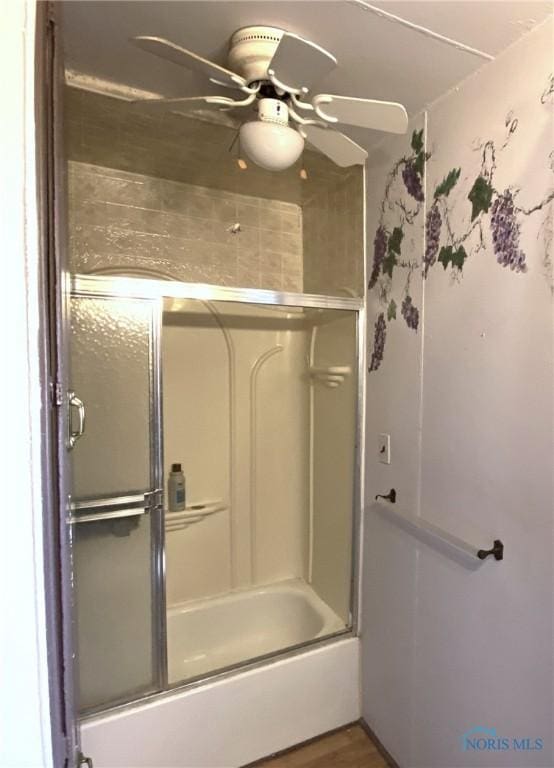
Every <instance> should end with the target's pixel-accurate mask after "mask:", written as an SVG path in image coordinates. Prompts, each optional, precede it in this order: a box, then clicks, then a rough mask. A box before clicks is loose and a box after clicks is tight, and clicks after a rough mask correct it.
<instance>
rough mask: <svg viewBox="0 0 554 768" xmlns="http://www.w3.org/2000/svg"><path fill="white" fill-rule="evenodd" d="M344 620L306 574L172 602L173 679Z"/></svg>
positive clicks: (323, 631)
mask: <svg viewBox="0 0 554 768" xmlns="http://www.w3.org/2000/svg"><path fill="white" fill-rule="evenodd" d="M344 628H345V624H344V622H343V621H342V620H341V619H340V618H339V617H338V616H337V615H336V614H335V613H334V612H333V611H332V610H331V608H329V606H328V605H327V604H326V603H324V602H323V600H321V598H320V597H318V595H317V594H316V593H315V592H314V590H313V589H312V588H311V587H310V586H309V585H308V584H306V583H305V582H304V581H302V580H296V579H295V580H292V581H283V582H279V583H277V584H272V585H269V586H262V587H255V588H249V589H246V590H241V591H237V592H232V593H230V594H228V595H223V596H220V597H215V598H210V599H205V600H197V601H189V602H187V603H182V604H177V605H173V606H171V607H170V608H169V610H168V614H167V642H168V673H169V682H170V683H175V682H178V681H180V680H188V679H190V678H194V677H198V676H201V675H204V674H207V673H209V672H213V671H215V670H220V669H223V668H225V667H230V666H232V665H234V664H238V663H240V662H242V661H247V660H250V659H254V658H257V657H259V656H264V655H266V654H270V653H274V652H275V651H279V650H282V649H284V648H290V647H291V646H294V645H298V644H300V643H304V642H306V641H308V640H313V639H315V638H318V637H324V636H326V635H330V634H333V633H334V632H338V631H340V630H341V629H344Z"/></svg>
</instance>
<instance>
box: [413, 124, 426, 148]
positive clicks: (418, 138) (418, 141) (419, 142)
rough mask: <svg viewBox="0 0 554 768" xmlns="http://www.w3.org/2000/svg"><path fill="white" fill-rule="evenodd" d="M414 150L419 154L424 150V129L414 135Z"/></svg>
mask: <svg viewBox="0 0 554 768" xmlns="http://www.w3.org/2000/svg"><path fill="white" fill-rule="evenodd" d="M412 149H413V150H414V152H417V153H419V152H421V150H422V149H423V128H422V129H421V131H414V132H413V133H412Z"/></svg>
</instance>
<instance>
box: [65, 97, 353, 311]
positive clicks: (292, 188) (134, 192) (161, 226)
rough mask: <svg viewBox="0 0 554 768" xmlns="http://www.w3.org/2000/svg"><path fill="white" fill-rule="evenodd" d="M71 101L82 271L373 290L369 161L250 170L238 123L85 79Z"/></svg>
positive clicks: (308, 160)
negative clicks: (158, 109)
mask: <svg viewBox="0 0 554 768" xmlns="http://www.w3.org/2000/svg"><path fill="white" fill-rule="evenodd" d="M64 110H65V111H64V127H65V140H66V150H67V152H66V154H67V157H68V160H69V171H68V177H69V238H70V249H69V252H70V268H71V270H72V271H74V272H82V273H92V274H102V273H104V274H105V273H110V272H111V273H120V274H121V273H122V272H124V273H127V274H134V275H144V276H150V277H164V278H168V279H175V280H182V281H186V282H202V283H209V284H212V285H225V286H234V287H240V288H265V289H269V290H283V291H291V292H308V293H320V294H329V295H342V296H344V295H356V296H362V295H363V287H364V286H363V283H364V280H363V263H364V255H363V236H362V235H363V222H362V208H363V194H362V188H363V187H362V172H361V168H359V167H357V168H346V169H344V168H339V167H338V166H335V165H334V164H333V163H332V162H331V161H329V160H328V159H327V158H325V157H323V156H322V155H320V154H319V153H316V152H313V151H310V150H307V151H305V152H304V154H303V157H302V160H301V163H300V161H299V163H297V164H296V165H295V166H293V167H292V168H290V169H288V170H286V171H283V172H280V173H269V172H266V171H263V170H262V169H260V168H257V167H256V166H255V165H253V163H249V164H248V169H247V170H246V171H243V170H240V169H239V167H238V165H237V162H236V160H237V150H236V144H235V145H233V142H234V140H235V139H236V135H237V134H236V127H232V126H229V125H219V124H214V123H213V122H205V121H203V120H199V119H191V118H190V117H188V118H186V117H184V116H182V115H176V114H173V113H165V114H157V115H150V114H146V113H145V112H144V110H141V108H140V106H137V105H136V104H133V103H130V102H126V101H122V100H120V99H115V98H109V97H107V96H102V95H99V94H95V93H89V92H85V91H81V90H78V89H75V88H67V89H66V98H65V104H64ZM233 146H234V148H233V149H231V150H230V148H231V147H233ZM301 165H302V166H303V167H304V168H305V169H306V171H307V179H303V178H301V177H300V173H299V171H300V167H301ZM303 222H304V224H303ZM236 224H239V225H240V231H239V232H236V233H233V232H232V229H233V225H236Z"/></svg>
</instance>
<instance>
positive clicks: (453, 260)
mask: <svg viewBox="0 0 554 768" xmlns="http://www.w3.org/2000/svg"><path fill="white" fill-rule="evenodd" d="M466 259H467V252H466V250H465V248H464V246H463V245H460V246H459V247H458V248H456V250H454V249H453V248H452V246H451V245H444V246H443V247H442V248H441V249H440V252H439V258H438V261H440V263H441V264H442V265H443V267H444V268H445V269H447V268H448V265H449V264H451V265H452V266H453V267H456V269H460V270H461V269H463V266H464V262H465V260H466Z"/></svg>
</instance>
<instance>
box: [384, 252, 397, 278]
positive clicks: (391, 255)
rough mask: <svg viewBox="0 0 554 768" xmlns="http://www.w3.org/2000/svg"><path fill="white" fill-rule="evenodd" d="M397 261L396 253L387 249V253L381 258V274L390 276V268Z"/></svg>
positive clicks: (391, 268) (392, 267)
mask: <svg viewBox="0 0 554 768" xmlns="http://www.w3.org/2000/svg"><path fill="white" fill-rule="evenodd" d="M397 263H398V262H397V261H396V255H395V254H394V253H392V252H391V251H390V250H389V255H388V256H387V257H386V258H384V259H383V274H384V275H388V276H389V277H392V270H393V269H394V267H395V266H396V264H397Z"/></svg>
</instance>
